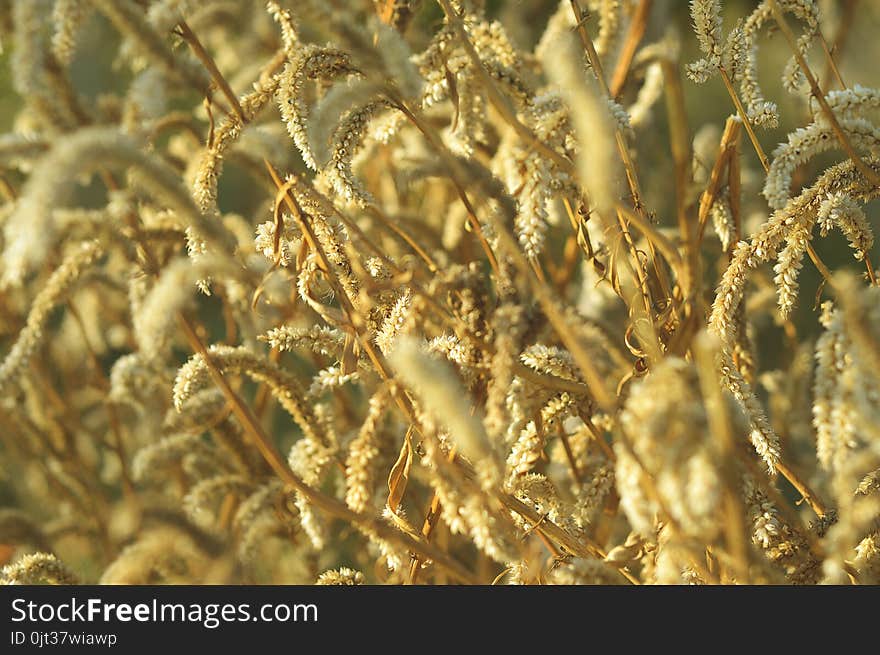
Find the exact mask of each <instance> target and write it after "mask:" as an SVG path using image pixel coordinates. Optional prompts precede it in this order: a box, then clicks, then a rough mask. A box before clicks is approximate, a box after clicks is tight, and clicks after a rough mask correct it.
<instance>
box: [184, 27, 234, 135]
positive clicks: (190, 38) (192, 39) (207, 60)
mask: <svg viewBox="0 0 880 655" xmlns="http://www.w3.org/2000/svg"><path fill="white" fill-rule="evenodd" d="M177 28H178V30H180V36H181V37H182V38H183V40H184V41H186V42H187V43H188V44H189V47H190V48H191V49H192V51H193V54H194V55H195V56H196V58H197V59H198V60H199V61H200V62H202V65H203V66H204V67H205V68H206V69H207V70H208V73H209V74H210V75H211V79H212V80H214V84H216V85H217V88H218V89H220V92H221V93H223V95H224V96H226V99H227V100H228V101H229V104H230V105H231V106H232V109H233V110H234V111H235V113H236V115H237V116H238V118H239V119H240V120H241V122H242V123H246V122H247V119H246V118H245V115H244V111H243V110H242V108H241V104H240V103H239V102H238V96H237V95H235V93H234V92H233V91H232V89H231V88H230V86H229V83H228V82H227V81H226V78H225V77H223V74H222V73H221V72H220V69H218V68H217V64H216V63H215V62H214V59H213V58H212V57H211V55H210V54H208V51H207V50H205V47H204V46H203V45H202V42H201V41H199V37H197V36H196V35H195V33H194V32H193V31H192V30H191V29H190V27H189V25H187V23H186V21H185V20H182V21H180V22H179V23H178V24H177Z"/></svg>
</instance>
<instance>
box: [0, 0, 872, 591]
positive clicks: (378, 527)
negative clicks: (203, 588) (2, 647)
mask: <svg viewBox="0 0 880 655" xmlns="http://www.w3.org/2000/svg"><path fill="white" fill-rule="evenodd" d="M0 4H2V3H0ZM6 4H7V5H8V7H5V6H4V7H2V8H0V41H2V44H3V46H4V47H6V48H7V49H10V53H9V55H10V56H9V57H8V61H9V64H10V66H9V72H10V75H9V76H6V77H4V76H2V75H0V95H2V98H3V99H4V102H3V103H0V119H2V121H0V122H2V123H3V125H4V126H8V127H7V128H5V129H6V130H7V131H6V133H4V134H0V254H2V257H0V469H2V470H3V471H4V475H3V476H0V497H2V498H4V499H6V504H7V506H6V507H4V508H0V536H2V538H0V541H4V542H5V543H8V544H9V545H10V546H11V547H12V549H13V551H12V552H11V554H10V557H9V560H8V563H6V566H5V567H4V568H3V569H2V572H0V579H2V581H3V582H4V583H31V582H33V583H53V584H54V583H61V584H68V583H74V582H79V581H82V582H86V583H93V582H106V583H139V584H140V583H144V584H153V583H160V584H165V583H244V584H262V583H291V584H313V583H315V582H317V584H334V585H349V584H367V583H370V584H372V583H391V584H412V583H427V584H446V583H482V584H488V583H490V582H493V581H496V582H501V581H505V582H508V583H511V584H715V583H721V584H734V583H736V584H739V583H780V582H788V583H797V584H813V583H818V582H828V583H842V584H848V583H850V582H857V583H864V584H876V583H877V582H878V580H880V554H878V553H880V547H878V543H880V531H878V525H880V474H878V471H880V446H878V444H880V439H878V435H880V412H878V407H880V376H878V371H880V355H878V352H880V310H878V307H880V297H878V293H880V288H878V282H877V274H876V269H875V264H876V261H875V257H874V256H873V248H874V230H875V226H874V225H873V222H874V219H875V216H874V214H875V211H874V207H873V201H874V200H876V199H877V198H878V197H880V132H878V123H877V118H878V111H880V90H878V88H877V87H878V85H877V83H876V81H875V80H874V81H872V80H870V79H863V80H860V81H862V82H865V85H861V84H856V83H855V79H850V78H855V77H858V76H867V75H869V74H870V71H867V70H865V69H860V68H858V67H853V66H851V65H849V64H850V62H849V59H850V58H851V57H852V55H853V51H852V50H851V47H852V44H858V45H859V47H860V48H861V49H862V50H864V56H865V58H866V59H868V58H869V57H870V56H873V55H874V54H876V53H875V52H874V50H875V49H876V48H875V47H874V45H873V41H872V40H871V39H870V38H866V37H870V36H871V31H870V30H871V29H874V30H876V24H873V25H872V23H871V21H875V22H876V20H877V19H878V18H880V14H878V12H877V11H876V9H873V8H872V3H833V2H829V1H827V0H823V1H814V0H760V1H759V2H755V3H752V6H751V7H750V8H747V9H745V10H744V11H742V12H740V13H737V7H736V6H734V3H725V2H723V1H722V0H692V1H691V2H689V3H684V2H667V3H653V6H654V7H655V10H654V11H650V9H651V7H652V3H650V2H645V1H642V0H638V1H636V0H560V2H558V3H551V4H553V5H554V6H553V7H548V6H547V3H546V2H545V3H541V2H539V1H538V0H522V2H516V3H501V5H499V3H494V2H484V1H483V0H432V1H431V2H426V1H422V2H417V1H410V0H406V1H403V0H395V1H394V2H385V1H384V0H383V1H377V2H372V1H369V0H357V1H355V0H352V1H351V2H334V3H326V2H324V1H323V0H300V1H297V2H293V1H292V0H272V1H270V2H267V3H264V4H265V6H261V7H255V5H254V3H253V2H250V1H248V0H223V2H217V3H214V2H211V3H199V2H193V1H192V0H186V1H181V0H143V1H141V0H139V1H137V2H135V1H134V0H113V1H110V0H12V2H9V3H6ZM658 4H659V5H662V11H661V10H659V9H656V8H657V6H658ZM740 4H741V3H740ZM441 13H442V17H441V16H440V14H441ZM540 17H544V19H543V20H541V19H540ZM854 18H855V19H858V20H855V21H854V20H853V19H854ZM851 31H852V32H853V33H854V34H855V32H858V37H857V38H855V37H854V38H849V37H850V36H851V34H850V32H851ZM771 41H772V46H773V47H770V46H771V43H770V42H771ZM95 44H100V48H97V49H96V46H95ZM820 45H821V46H824V47H823V48H821V49H820V48H819V46H820ZM826 49H827V53H833V55H834V57H835V60H832V59H830V58H829V55H828V54H824V55H823V53H824V51H825V50H826ZM683 52H698V54H697V57H698V58H696V61H692V62H690V63H688V62H685V61H682V53H683ZM780 53H781V56H780ZM823 56H824V59H821V58H822V57H823ZM86 58H88V59H89V61H88V62H86V61H85V59H86ZM786 59H788V62H787V63H786ZM84 63H88V64H89V70H90V71H92V73H93V75H90V76H87V77H88V80H86V78H84V77H83V75H82V70H83V69H82V67H83V65H84ZM841 71H842V72H841ZM7 78H8V81H7ZM688 78H689V79H688ZM694 83H700V84H703V85H705V86H702V87H698V86H696V85H695V84H694ZM780 89H782V90H783V91H784V93H786V94H789V95H790V96H791V97H790V98H788V99H781V98H779V97H777V96H778V94H779V93H780ZM718 93H722V94H725V93H726V94H727V96H729V102H728V101H727V96H724V95H722V96H718V95H717V94H718ZM721 98H723V100H721ZM661 99H662V101H661ZM7 100H8V101H7ZM3 112H12V113H10V114H9V115H7V114H6V113H3ZM731 114H733V115H731ZM725 117H728V118H727V119H726V122H725V121H724V119H725ZM758 127H763V128H770V127H778V128H779V132H778V134H779V135H781V137H780V140H781V141H782V143H781V144H780V145H779V146H778V147H776V148H775V149H773V148H770V147H769V144H767V143H765V141H766V139H767V138H768V137H767V135H768V134H776V133H768V132H762V131H760V130H757V128H758ZM765 147H767V148H768V150H767V152H768V153H770V155H771V156H770V157H767V155H766V154H765V151H764V148H765ZM752 150H754V153H753V152H752ZM754 155H757V157H755V156H754ZM709 223H711V227H710V226H709V225H708V224H709ZM710 235H711V236H710ZM826 262H827V263H826ZM813 268H815V269H817V270H818V275H817V274H815V272H814V270H813ZM846 268H849V269H860V270H861V271H863V276H861V277H859V276H857V275H855V274H854V273H853V272H852V270H850V271H845V270H836V269H846ZM819 276H821V277H822V283H821V284H817V279H818V277H819ZM713 289H714V290H715V293H714V296H713V294H712V290H713ZM811 335H816V336H815V338H814V337H813V336H811ZM782 478H785V480H787V482H786V483H785V486H783V485H782V483H781V480H782ZM792 488H793V489H795V490H796V492H797V494H799V496H802V497H803V499H804V501H805V502H804V503H800V502H798V501H799V500H800V498H799V497H798V498H795V497H793V496H791V494H790V493H789V492H790V491H791V489H792ZM782 491H784V492H785V493H780V492H782ZM62 562H64V564H62Z"/></svg>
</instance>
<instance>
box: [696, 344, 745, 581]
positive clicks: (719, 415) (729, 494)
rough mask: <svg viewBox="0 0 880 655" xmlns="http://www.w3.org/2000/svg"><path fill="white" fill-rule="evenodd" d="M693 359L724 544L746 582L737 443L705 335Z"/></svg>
mask: <svg viewBox="0 0 880 655" xmlns="http://www.w3.org/2000/svg"><path fill="white" fill-rule="evenodd" d="M695 344H696V345H695V348H694V349H693V352H694V359H695V361H696V364H697V371H698V373H699V378H700V387H701V390H702V394H703V398H705V400H706V404H707V408H706V409H707V412H706V415H707V418H708V421H709V429H710V431H711V433H712V436H713V437H714V439H715V445H716V447H717V449H718V454H719V457H718V461H719V464H720V466H719V468H720V469H721V477H722V480H723V481H724V483H725V484H724V505H723V507H724V519H725V520H724V536H725V545H726V546H727V549H728V551H729V552H730V554H731V555H732V557H733V561H734V564H735V572H736V576H737V580H738V581H739V582H741V583H743V584H748V582H749V541H750V538H749V531H748V529H747V528H746V524H745V520H744V518H745V516H746V508H745V506H744V504H743V502H742V497H741V495H740V493H739V492H738V488H739V486H740V475H739V473H738V471H737V467H736V447H737V440H736V437H735V436H734V434H733V427H732V425H731V422H730V414H729V413H728V411H727V404H726V399H725V398H724V394H723V393H722V391H721V389H722V388H721V381H720V380H719V379H718V367H717V366H716V365H715V356H716V354H717V351H716V350H715V349H714V348H712V347H711V346H710V344H709V342H708V335H707V333H705V332H704V333H703V338H697V339H696V340H695Z"/></svg>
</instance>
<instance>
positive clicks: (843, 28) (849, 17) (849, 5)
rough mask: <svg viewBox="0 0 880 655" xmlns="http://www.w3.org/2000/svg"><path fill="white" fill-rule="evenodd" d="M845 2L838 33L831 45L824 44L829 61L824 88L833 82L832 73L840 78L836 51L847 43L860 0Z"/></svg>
mask: <svg viewBox="0 0 880 655" xmlns="http://www.w3.org/2000/svg"><path fill="white" fill-rule="evenodd" d="M842 2H843V15H842V16H841V18H840V26H839V27H838V28H837V33H836V34H835V35H834V42H833V43H832V44H831V46H830V47H828V46H827V44H826V45H824V46H823V47H825V48H826V50H827V53H828V61H827V62H826V65H825V72H824V74H823V75H822V79H823V80H825V82H824V83H823V84H822V87H823V88H826V87H828V85H829V84H830V83H831V77H832V75H836V76H837V78H838V79H840V74H839V72H838V73H835V72H834V70H833V68H834V67H836V64H835V62H834V60H833V57H834V55H835V54H836V53H839V52H840V50H842V49H843V46H844V44H845V43H846V39H847V37H848V36H849V34H850V29H851V28H852V24H853V21H854V20H855V17H856V5H857V4H858V0H842Z"/></svg>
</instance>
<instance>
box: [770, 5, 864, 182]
mask: <svg viewBox="0 0 880 655" xmlns="http://www.w3.org/2000/svg"><path fill="white" fill-rule="evenodd" d="M768 3H769V5H770V10H771V11H772V12H773V18H774V19H775V20H776V24H777V25H779V29H780V31H781V32H782V33H783V34H784V35H785V39H786V40H787V41H788V44H789V46H791V50H792V52H793V53H794V58H795V60H796V61H797V63H798V66H799V67H800V69H801V72H802V73H803V74H804V77H806V78H807V82H808V83H809V85H810V93H811V94H812V95H813V97H814V98H816V101H817V102H818V103H819V106H820V107H821V108H822V113H823V114H825V118H826V119H827V120H828V123H829V124H830V125H831V129H832V130H833V131H834V134H835V135H836V136H837V138H838V140H839V141H840V144H841V145H842V146H843V149H844V151H845V152H846V154H847V156H848V157H849V158H850V159H852V160H853V163H854V164H855V166H856V168H858V169H859V172H860V173H861V174H862V175H864V177H865V179H866V180H868V181H869V182H870V183H871V184H873V185H874V186H875V187H877V186H880V176H878V175H877V173H876V172H875V171H874V169H873V168H871V167H870V166H868V165H867V164H866V163H865V162H864V161H863V160H862V158H861V157H860V156H859V154H858V153H857V152H856V151H855V149H854V148H853V146H852V143H850V140H849V137H848V136H847V135H846V132H844V131H843V128H842V127H840V122H839V121H838V120H837V116H835V115H834V112H833V111H832V109H831V106H830V105H829V104H828V100H827V99H826V98H825V94H824V93H822V89H820V88H819V83H818V82H817V81H816V77H815V76H814V75H813V71H811V70H810V66H809V65H808V64H807V60H806V59H804V56H803V55H802V54H801V53H800V51H799V50H798V48H797V38H796V37H795V35H794V32H792V31H791V27H790V26H789V24H788V21H787V20H785V16H783V15H782V10H780V9H779V3H778V2H776V0H768Z"/></svg>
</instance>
